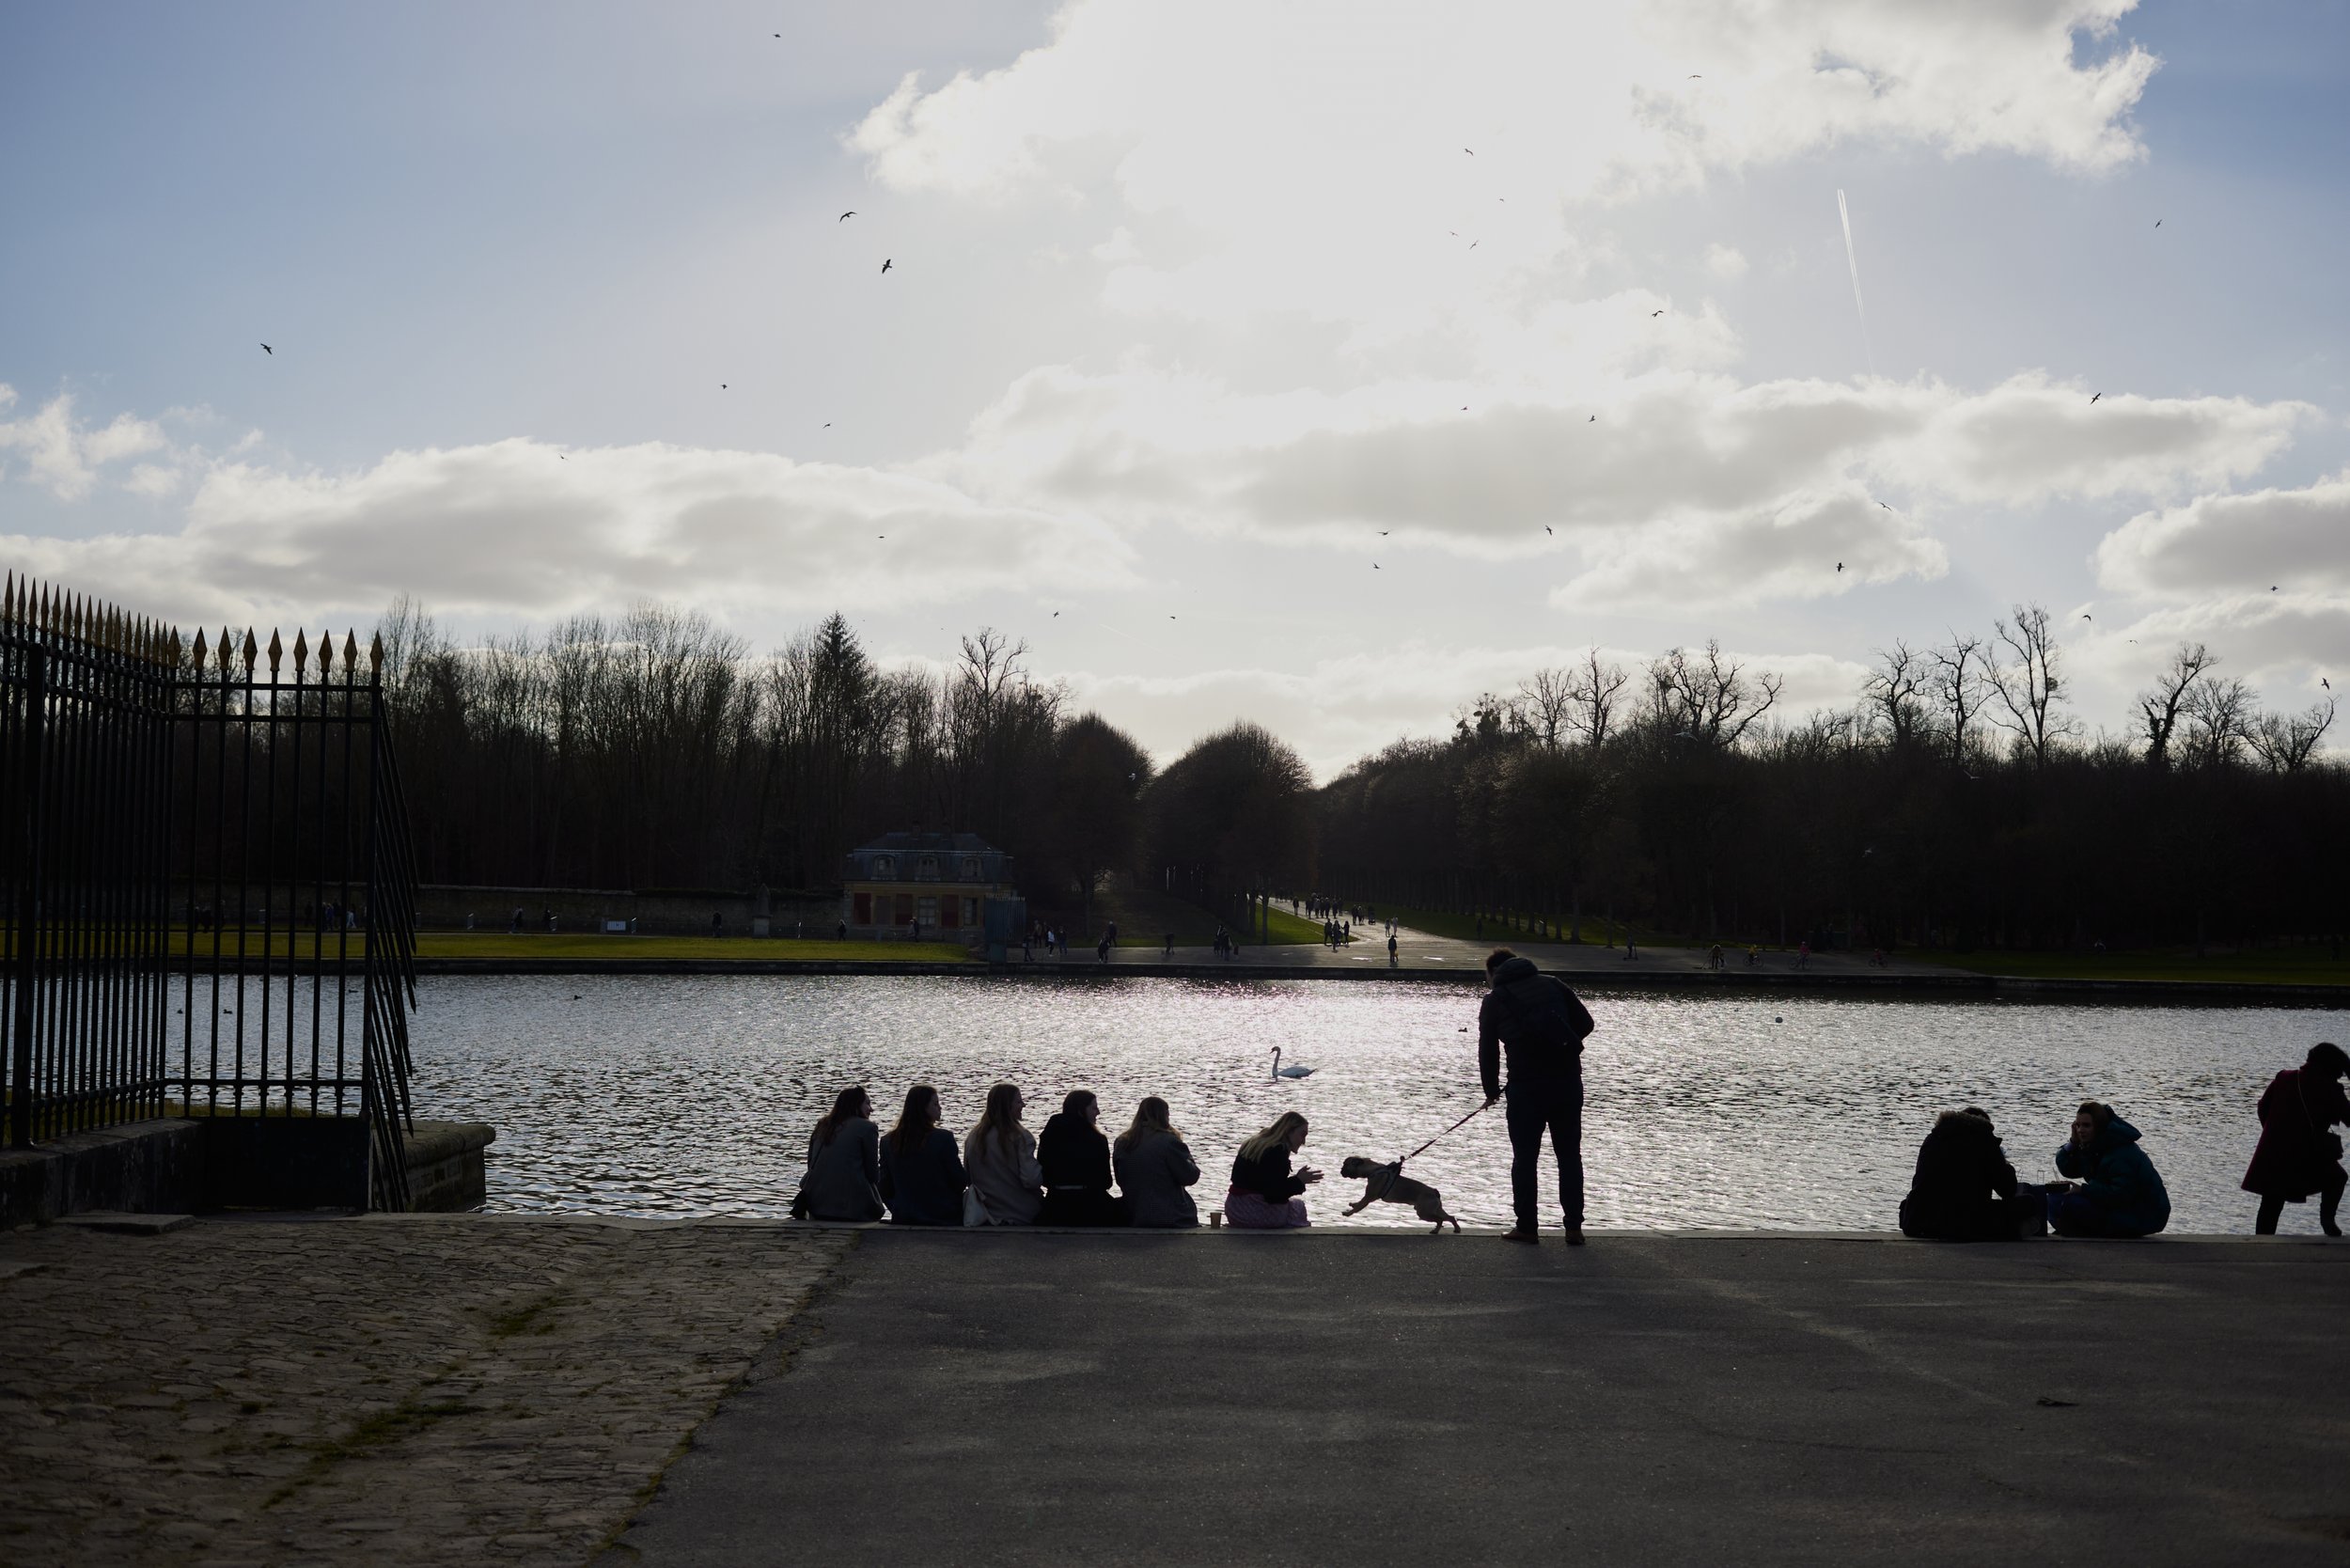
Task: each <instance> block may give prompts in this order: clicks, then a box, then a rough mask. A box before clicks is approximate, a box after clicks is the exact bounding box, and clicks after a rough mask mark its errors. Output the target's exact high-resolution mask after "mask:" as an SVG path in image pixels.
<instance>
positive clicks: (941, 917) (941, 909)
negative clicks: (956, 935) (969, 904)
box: [938, 899, 963, 931]
mask: <svg viewBox="0 0 2350 1568" xmlns="http://www.w3.org/2000/svg"><path fill="white" fill-rule="evenodd" d="M962 914H963V901H962V900H961V899H941V900H939V901H938V923H939V924H940V925H942V926H945V927H946V928H947V929H948V931H952V930H954V929H955V928H956V927H957V926H960V925H961V924H963V921H962V919H961V916H962Z"/></svg>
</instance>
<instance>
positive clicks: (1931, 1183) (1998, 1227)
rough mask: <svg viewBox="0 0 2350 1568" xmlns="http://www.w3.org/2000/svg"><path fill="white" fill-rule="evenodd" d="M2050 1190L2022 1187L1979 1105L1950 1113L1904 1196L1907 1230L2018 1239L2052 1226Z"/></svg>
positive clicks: (1957, 1237)
mask: <svg viewBox="0 0 2350 1568" xmlns="http://www.w3.org/2000/svg"><path fill="white" fill-rule="evenodd" d="M2047 1213H2048V1204H2047V1195H2046V1193H2045V1191H2044V1190H2043V1189H2042V1188H2040V1187H2036V1186H2018V1185H2017V1184H2016V1181H2015V1168H2014V1167H2013V1166H2012V1165H2010V1164H2008V1160H2007V1152H2006V1151H2005V1150H2003V1149H2001V1148H2000V1147H1999V1135H1998V1130H1997V1129H1996V1128H1994V1127H1993V1126H1992V1125H1991V1117H1990V1114H1989V1113H1988V1112H1986V1111H1984V1110H1983V1109H1982V1107H1981V1106H1978V1105H1969V1106H1967V1107H1966V1109H1965V1110H1954V1111H1944V1112H1943V1113H1942V1114H1941V1115H1940V1116H1937V1117H1935V1119H1934V1130H1933V1131H1932V1132H1930V1133H1928V1134H1926V1140H1925V1142H1924V1143H1923V1144H1921V1145H1920V1146H1919V1150H1918V1172H1917V1174H1916V1175H1915V1176H1913V1177H1911V1178H1910V1183H1909V1195H1908V1196H1907V1197H1905V1198H1904V1199H1903V1200H1902V1209H1901V1226H1902V1234H1903V1235H1904V1236H1915V1237H1917V1238H1919V1239H1920V1240H1924V1241H2015V1240H2017V1239H2019V1238H2021V1237H2023V1236H2025V1235H2039V1234H2041V1233H2043V1232H2044V1231H2045V1230H2046V1229H2047Z"/></svg>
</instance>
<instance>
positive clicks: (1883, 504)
mask: <svg viewBox="0 0 2350 1568" xmlns="http://www.w3.org/2000/svg"><path fill="white" fill-rule="evenodd" d="M1877 505H1878V506H1880V507H1885V503H1884V502H1882V501H1879V502H1878V503H1877ZM1885 510H1887V511H1891V510H1893V509H1892V508H1891V507H1885Z"/></svg>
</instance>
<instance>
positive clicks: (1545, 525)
mask: <svg viewBox="0 0 2350 1568" xmlns="http://www.w3.org/2000/svg"><path fill="white" fill-rule="evenodd" d="M1543 532H1544V533H1546V534H1547V533H1549V532H1550V525H1549V524H1547V523H1545V524H1543ZM1553 537H1556V536H1553Z"/></svg>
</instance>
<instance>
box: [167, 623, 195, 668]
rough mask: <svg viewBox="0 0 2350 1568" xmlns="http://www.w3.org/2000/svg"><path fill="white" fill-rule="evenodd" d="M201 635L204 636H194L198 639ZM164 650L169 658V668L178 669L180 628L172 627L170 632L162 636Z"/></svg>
mask: <svg viewBox="0 0 2350 1568" xmlns="http://www.w3.org/2000/svg"><path fill="white" fill-rule="evenodd" d="M196 635H197V636H199V637H200V636H202V635H204V634H203V633H201V632H198V633H197V634H196ZM164 650H165V651H167V652H168V653H169V654H170V656H171V657H170V661H169V662H170V665H171V667H172V668H174V669H178V668H179V667H180V628H178V627H177V626H174V627H173V628H171V630H170V631H168V632H167V633H165V634H164Z"/></svg>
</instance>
